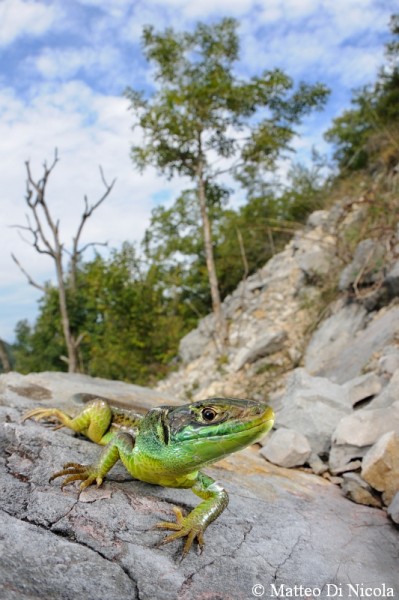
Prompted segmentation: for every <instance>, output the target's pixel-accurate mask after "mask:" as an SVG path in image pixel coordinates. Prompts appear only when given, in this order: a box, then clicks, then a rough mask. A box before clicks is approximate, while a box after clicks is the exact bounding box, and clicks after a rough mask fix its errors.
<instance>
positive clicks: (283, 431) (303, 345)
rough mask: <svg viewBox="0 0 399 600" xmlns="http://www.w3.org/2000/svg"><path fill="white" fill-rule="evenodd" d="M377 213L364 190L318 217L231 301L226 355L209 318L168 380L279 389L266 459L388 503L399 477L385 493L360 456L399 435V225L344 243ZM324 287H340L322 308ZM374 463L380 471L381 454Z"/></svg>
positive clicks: (189, 385)
mask: <svg viewBox="0 0 399 600" xmlns="http://www.w3.org/2000/svg"><path fill="white" fill-rule="evenodd" d="M367 212H368V208H367V202H366V203H364V202H363V200H362V199H360V200H359V202H356V203H350V202H341V203H337V204H336V205H335V206H333V207H332V209H331V210H330V211H329V212H327V211H317V212H316V213H314V214H313V215H311V216H310V217H309V220H308V223H307V226H306V227H305V228H304V230H303V231H300V232H298V233H297V234H296V235H295V236H294V238H293V240H292V241H291V242H290V243H289V244H288V245H287V246H286V248H285V249H284V251H283V252H281V253H280V254H278V255H276V256H274V257H273V259H272V260H271V261H269V263H268V264H267V265H266V266H265V267H264V268H263V269H261V270H260V271H259V272H258V273H255V274H254V275H252V276H251V277H250V278H249V279H248V280H247V281H246V282H242V283H241V284H240V286H239V287H238V288H237V290H236V291H235V292H234V293H233V294H232V295H231V296H230V297H228V298H226V300H225V302H224V311H225V314H226V316H227V318H228V320H229V323H230V330H229V344H228V345H227V347H226V350H225V353H224V355H223V356H220V353H218V349H217V348H216V346H215V344H214V343H213V341H212V339H211V337H210V333H209V332H210V331H211V330H212V327H210V325H211V319H212V317H206V319H204V320H203V321H202V322H201V323H200V325H199V328H198V329H197V330H196V332H195V333H194V332H192V333H191V334H189V336H187V338H186V339H185V340H183V341H182V346H181V350H182V351H181V356H182V359H183V364H182V365H181V367H180V369H179V370H178V371H177V372H175V373H174V374H173V375H171V376H170V377H169V378H167V379H166V380H165V381H163V382H161V384H160V385H159V389H160V390H161V391H163V392H166V393H169V394H174V395H176V396H178V397H180V398H182V399H183V398H184V397H192V398H194V399H197V398H200V397H204V396H210V395H231V396H241V397H245V396H249V397H252V398H258V399H261V400H264V399H265V398H266V397H267V396H269V397H270V402H271V404H272V406H273V408H274V409H275V412H276V423H275V428H276V433H275V434H274V435H272V436H271V437H269V438H266V440H265V443H264V448H263V450H262V455H263V456H265V457H267V458H268V460H271V461H274V462H275V463H276V464H280V465H285V466H289V465H290V466H294V465H295V466H298V465H305V466H308V467H310V468H311V469H312V470H313V471H314V472H316V473H324V475H326V476H327V475H328V476H330V477H332V478H333V479H334V480H335V481H336V482H337V483H338V482H339V483H341V484H342V489H343V492H344V493H345V494H346V495H347V496H348V497H349V498H351V499H352V500H354V501H356V502H359V503H369V504H370V505H372V506H381V505H387V504H389V502H390V501H391V498H392V496H393V493H394V492H395V490H396V489H397V488H398V484H397V483H396V474H395V476H393V478H392V480H393V481H394V482H395V483H394V485H393V489H392V490H391V491H390V492H389V493H386V490H382V489H380V487H381V486H380V484H379V483H376V481H377V480H375V479H373V481H374V483H375V486H377V487H375V486H374V485H373V483H372V481H371V480H370V481H368V480H366V479H365V478H364V477H363V475H364V474H365V473H366V471H364V470H362V464H363V462H364V461H365V460H366V456H369V452H373V451H374V450H371V449H372V448H375V446H374V445H377V447H378V443H379V440H380V439H381V437H382V436H385V435H386V434H388V433H389V432H395V433H396V434H399V400H398V399H399V297H398V296H399V275H398V274H399V260H398V254H399V228H396V232H395V229H394V228H391V229H390V233H389V235H390V237H389V239H388V238H387V237H386V236H385V237H384V239H382V238H378V237H373V238H371V237H367V238H366V239H360V240H359V242H358V244H357V246H353V249H354V250H353V254H352V255H350V254H349V253H348V252H347V246H345V244H344V246H345V248H346V250H345V251H346V255H345V252H342V251H341V248H340V244H341V245H342V240H345V239H347V238H349V237H351V236H352V235H353V232H356V231H360V230H362V228H363V229H364V230H366V229H367V228H364V223H365V220H366V219H367ZM370 231H371V232H373V231H374V230H373V228H372V227H370ZM343 256H346V258H344V259H343V258H342V257H343ZM323 286H324V287H323ZM326 286H327V288H328V289H329V290H331V289H332V288H334V286H335V289H336V292H335V294H334V295H333V298H332V301H331V302H330V303H329V304H324V306H323V296H322V290H325V289H326ZM330 293H331V292H330ZM315 307H316V308H315ZM317 307H319V308H317ZM320 315H322V317H323V318H320ZM309 332H310V334H309ZM198 335H200V336H201V339H202V345H201V348H200V349H198V352H197V353H196V355H195V358H194V360H191V362H188V363H185V362H184V361H185V357H186V356H187V353H185V352H184V348H185V347H186V346H187V343H188V342H189V341H190V340H195V339H196V336H198ZM193 346H194V348H195V347H197V345H196V344H194V345H193ZM298 367H299V368H298ZM299 440H301V442H299ZM306 444H308V446H309V448H310V452H309V450H308V449H307V451H306V452H305V450H304V448H305V447H306V448H307V446H306ZM305 456H306V458H304V457H305ZM367 460H368V459H367ZM367 460H366V465H367ZM376 468H377V470H378V471H380V474H381V476H382V471H383V470H384V468H385V467H384V465H383V462H381V461H380V462H378V464H377V467H376ZM395 469H396V467H395ZM395 473H396V471H395Z"/></svg>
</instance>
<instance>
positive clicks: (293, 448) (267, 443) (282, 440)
mask: <svg viewBox="0 0 399 600" xmlns="http://www.w3.org/2000/svg"><path fill="white" fill-rule="evenodd" d="M261 444H262V446H263V448H262V450H261V451H260V454H261V456H264V457H265V458H266V459H267V460H269V461H270V462H272V463H273V464H275V465H278V466H279V467H286V468H290V467H297V466H300V465H304V464H305V463H306V461H307V460H308V458H309V456H310V454H311V452H312V449H311V447H310V444H309V442H308V440H307V439H306V437H305V436H304V435H302V434H301V433H299V432H298V431H295V430H293V429H284V428H281V429H277V431H274V432H273V433H272V435H270V436H267V437H266V438H265V439H264V441H261Z"/></svg>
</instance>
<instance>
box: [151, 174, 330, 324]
mask: <svg viewBox="0 0 399 600" xmlns="http://www.w3.org/2000/svg"><path fill="white" fill-rule="evenodd" d="M324 191H325V185H324V183H323V179H322V178H321V176H320V167H319V166H318V165H315V166H313V167H311V168H306V167H305V166H303V165H294V166H293V167H292V169H291V170H290V172H289V174H288V178H287V185H286V187H285V188H284V189H283V190H282V191H281V192H280V193H279V194H278V195H277V194H276V193H272V191H271V189H269V190H268V191H267V192H266V193H265V194H264V195H262V196H254V197H252V198H249V199H248V200H247V202H246V203H244V204H242V205H241V206H239V207H238V208H237V209H236V210H233V209H232V208H227V207H226V206H225V196H224V200H221V201H219V202H217V203H214V204H213V206H212V211H211V216H212V221H213V228H214V236H213V241H214V253H215V258H216V265H217V271H218V279H219V284H220V291H221V295H222V297H223V298H224V297H226V296H227V295H228V294H229V293H231V292H232V291H233V290H234V289H235V288H236V286H237V285H238V283H239V282H240V280H241V279H242V278H243V277H244V276H246V275H249V274H251V273H253V272H254V271H256V270H257V269H258V268H260V267H261V266H262V265H264V264H265V262H266V261H267V260H269V258H271V256H273V254H274V253H275V252H278V251H279V250H281V248H282V247H283V245H284V244H285V243H287V242H288V240H289V239H290V238H291V236H292V234H293V233H294V232H295V230H296V228H297V227H298V226H299V225H300V224H301V223H303V222H305V220H306V218H307V216H308V215H309V214H310V213H311V212H312V211H314V210H316V209H318V208H321V207H322V204H323V200H322V198H323V192H324ZM144 252H145V255H146V257H147V260H148V261H150V262H152V263H153V264H156V265H157V267H158V276H159V277H160V280H162V283H163V285H164V286H165V288H166V289H169V290H170V291H172V290H173V294H174V295H175V297H176V301H177V302H178V304H179V305H180V306H181V311H182V315H183V316H184V321H185V323H187V326H188V328H190V327H194V326H195V324H196V321H197V318H198V315H201V316H204V315H206V314H207V313H208V312H209V311H210V309H211V300H210V294H209V286H208V281H207V273H206V263H205V256H204V252H203V245H202V242H201V225H200V221H199V208H198V205H197V203H196V199H195V195H194V194H193V193H192V192H190V191H186V192H184V193H183V194H182V195H181V196H180V197H179V198H177V200H176V201H175V203H174V204H172V205H171V206H170V207H169V208H165V207H163V206H158V207H156V208H155V209H154V210H153V212H152V217H151V222H150V226H149V228H148V230H147V231H146V233H145V237H144Z"/></svg>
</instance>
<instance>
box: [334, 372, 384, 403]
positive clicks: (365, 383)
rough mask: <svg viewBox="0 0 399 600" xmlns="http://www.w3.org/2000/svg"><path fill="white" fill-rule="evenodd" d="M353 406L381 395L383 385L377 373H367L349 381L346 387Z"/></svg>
mask: <svg viewBox="0 0 399 600" xmlns="http://www.w3.org/2000/svg"><path fill="white" fill-rule="evenodd" d="M343 387H344V388H345V390H346V391H347V393H348V396H349V401H350V403H351V404H352V406H355V404H357V403H358V402H361V401H362V400H365V399H366V398H370V397H373V396H375V395H377V394H379V393H380V391H381V388H382V384H381V381H380V378H379V377H378V376H377V375H376V374H375V373H365V374H364V375H360V376H359V377H355V379H351V380H350V381H347V382H346V383H345V384H344V386H343Z"/></svg>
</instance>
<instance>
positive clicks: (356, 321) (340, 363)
mask: <svg viewBox="0 0 399 600" xmlns="http://www.w3.org/2000/svg"><path fill="white" fill-rule="evenodd" d="M350 306H352V308H350ZM350 306H348V307H346V310H345V311H344V309H342V311H343V312H342V311H340V313H337V315H333V317H330V319H327V320H326V321H325V322H324V323H323V324H322V325H321V326H320V328H319V329H318V330H317V331H316V332H315V334H314V335H313V337H312V340H311V342H310V344H309V347H308V350H307V352H306V356H305V368H306V369H307V370H308V371H309V372H311V373H313V374H315V375H319V376H322V377H328V378H330V379H331V380H332V381H335V382H336V383H345V382H346V381H349V380H350V379H353V378H354V377H358V376H359V375H361V374H362V371H363V369H364V368H365V367H366V366H367V364H368V363H369V361H370V359H371V358H372V356H373V354H374V353H375V352H379V351H381V350H382V349H383V348H384V347H385V346H387V345H389V344H390V343H391V342H392V341H393V340H394V339H395V337H396V335H397V334H398V332H399V307H397V306H393V307H392V308H389V309H382V310H381V311H380V312H379V313H378V314H376V315H375V317H374V318H373V319H372V320H371V321H370V322H369V324H368V325H367V327H365V328H364V329H362V324H363V325H364V323H365V309H364V308H362V307H360V306H358V305H356V304H354V305H350ZM362 316H363V318H362ZM341 317H342V320H341ZM340 321H341V324H339V322H340ZM328 340H330V344H329V342H328Z"/></svg>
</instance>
